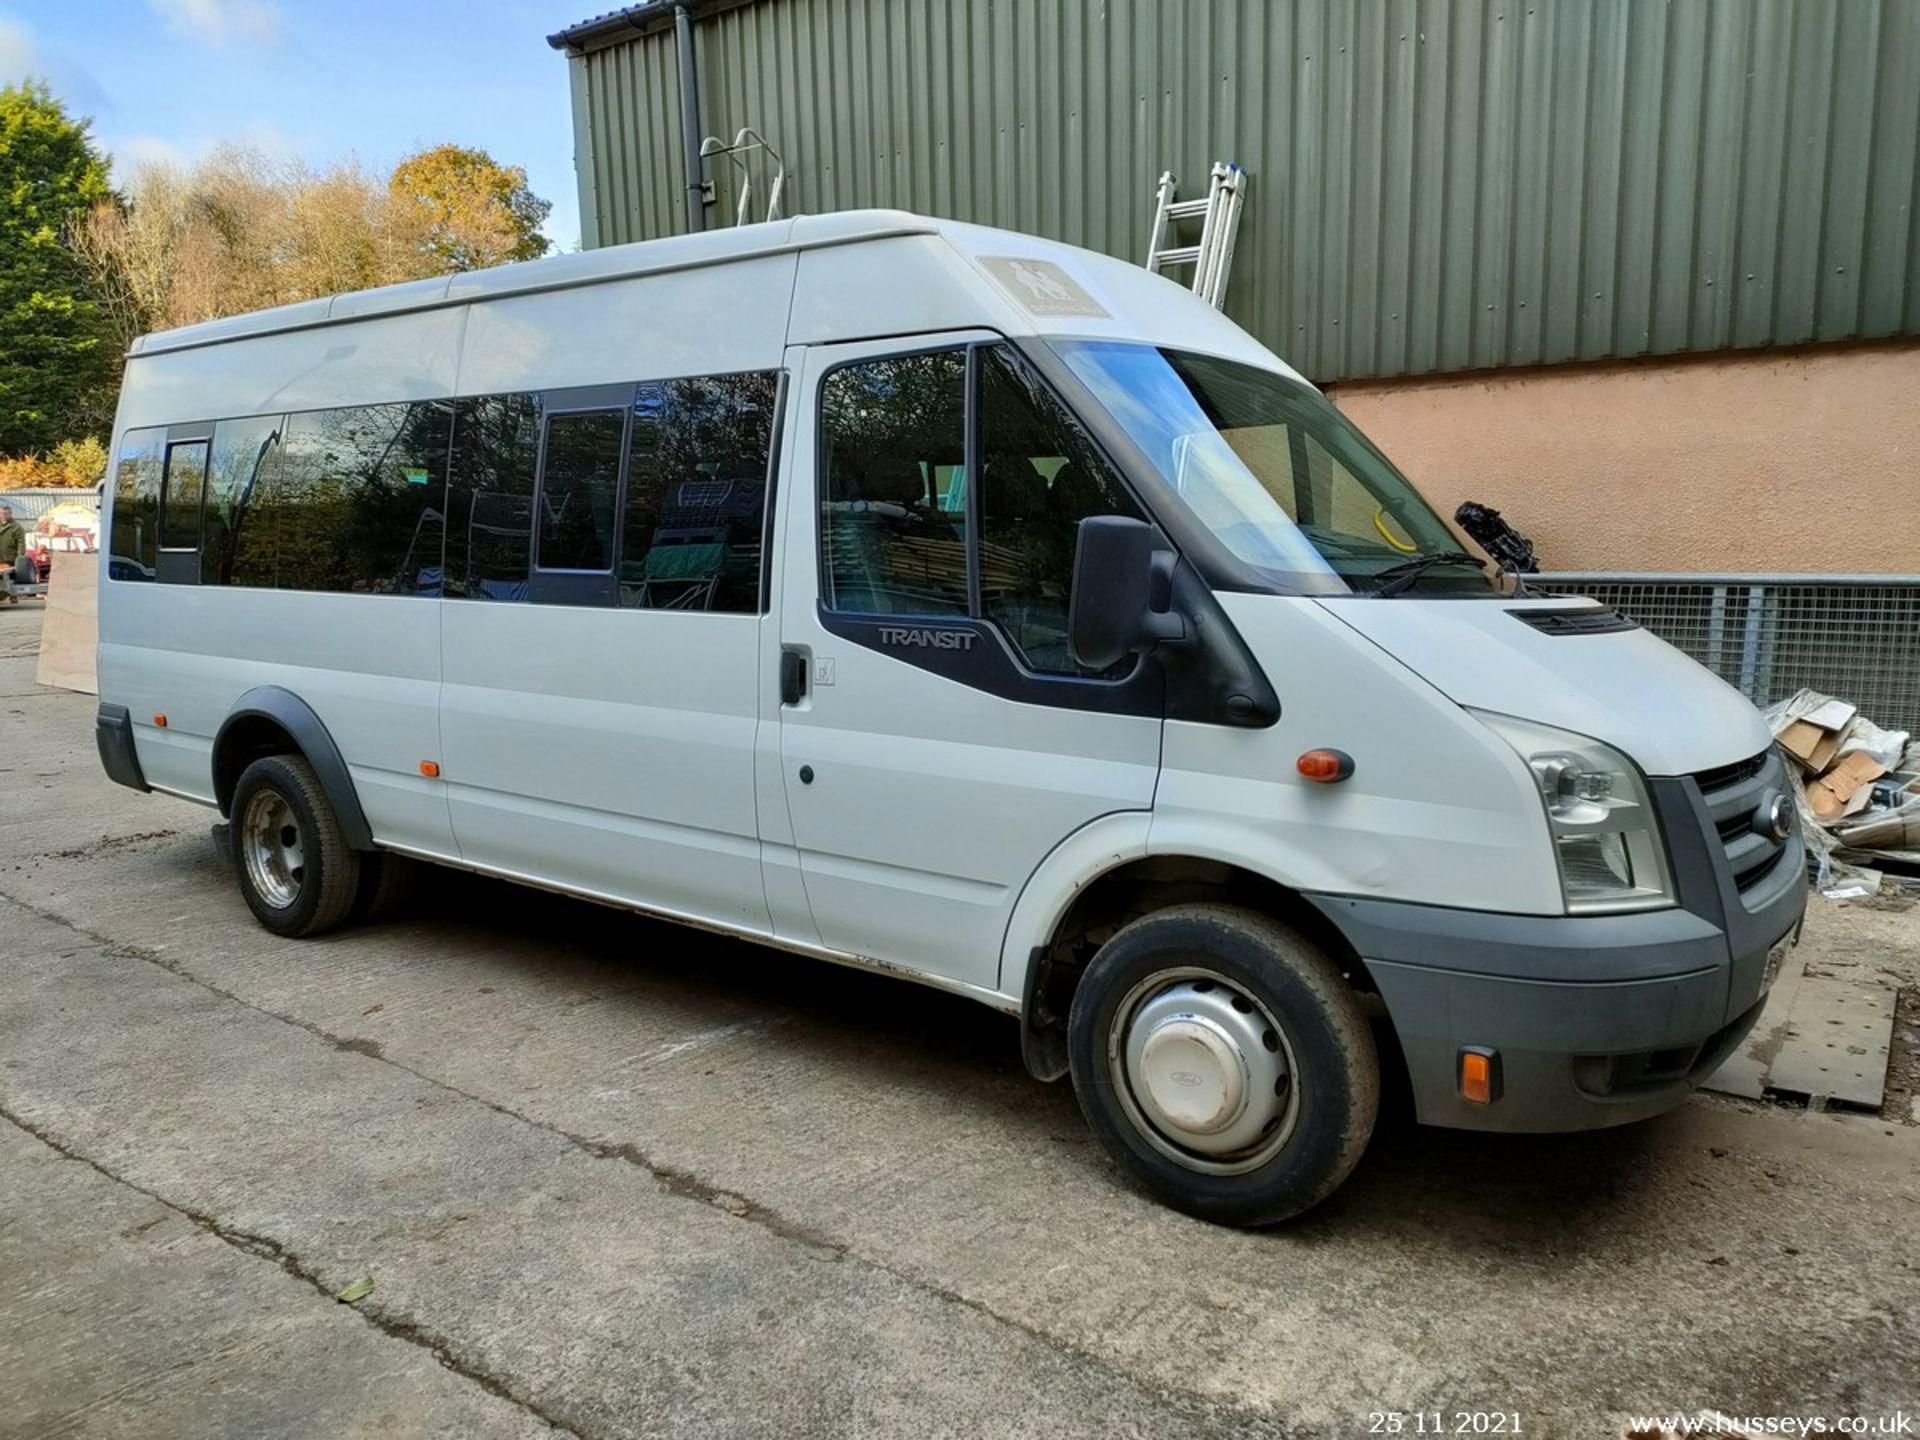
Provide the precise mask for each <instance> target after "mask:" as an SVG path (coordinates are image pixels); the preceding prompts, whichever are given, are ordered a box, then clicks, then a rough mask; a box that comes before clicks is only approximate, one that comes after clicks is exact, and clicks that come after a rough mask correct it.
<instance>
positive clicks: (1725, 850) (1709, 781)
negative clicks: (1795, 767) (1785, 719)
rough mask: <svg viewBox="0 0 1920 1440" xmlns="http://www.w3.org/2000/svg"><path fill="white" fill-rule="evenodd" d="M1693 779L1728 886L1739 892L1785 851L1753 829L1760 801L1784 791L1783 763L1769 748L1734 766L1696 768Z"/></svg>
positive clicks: (1761, 876)
mask: <svg viewBox="0 0 1920 1440" xmlns="http://www.w3.org/2000/svg"><path fill="white" fill-rule="evenodd" d="M1693 779H1694V783H1695V784H1697V785H1698V786H1699V787H1700V798H1701V799H1702V800H1704V801H1705V802H1706V806H1707V814H1708V816H1709V817H1710V818H1711V819H1712V821H1713V828H1714V831H1715V833H1716V835H1717V836H1718V838H1719V841H1720V851H1721V854H1722V855H1724V856H1725V857H1726V862H1727V869H1728V870H1729V871H1731V872H1732V874H1733V883H1734V886H1735V888H1737V889H1739V890H1740V891H1741V892H1742V893H1745V892H1746V891H1748V890H1751V889H1752V888H1753V887H1754V886H1756V885H1758V884H1759V883H1760V882H1761V881H1763V880H1765V879H1766V878H1767V876H1768V875H1770V874H1771V873H1772V872H1773V866H1774V862H1775V861H1777V860H1778V859H1779V858H1780V855H1781V852H1782V851H1784V850H1785V849H1786V842H1785V841H1784V840H1776V839H1775V838H1774V837H1773V836H1772V835H1771V834H1769V833H1767V832H1765V831H1760V830H1756V829H1754V828H1753V819H1754V813H1755V812H1756V811H1757V810H1758V809H1759V808H1760V802H1761V800H1763V799H1764V798H1766V796H1768V795H1769V794H1772V793H1776V792H1777V793H1779V794H1783V795H1784V794H1786V793H1787V775H1786V764H1785V762H1784V761H1782V760H1781V758H1780V754H1779V752H1778V751H1776V750H1774V749H1772V748H1771V747H1769V748H1767V749H1766V750H1763V751H1761V752H1760V753H1759V754H1758V755H1755V756H1752V757H1750V758H1749V759H1746V760H1741V761H1738V762H1737V763H1735V764H1732V765H1719V766H1716V767H1715V768H1713V769H1711V770H1702V771H1701V772H1700V773H1699V774H1697V775H1695V776H1694V777H1693Z"/></svg>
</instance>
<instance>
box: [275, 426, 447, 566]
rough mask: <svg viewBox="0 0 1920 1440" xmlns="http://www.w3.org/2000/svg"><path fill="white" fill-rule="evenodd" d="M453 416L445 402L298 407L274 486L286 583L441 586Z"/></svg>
mask: <svg viewBox="0 0 1920 1440" xmlns="http://www.w3.org/2000/svg"><path fill="white" fill-rule="evenodd" d="M447 424H448V407H447V405H446V404H445V403H444V402H420V403H417V404H399V405H364V406H356V407H351V408H347V409H341V410H320V411H313V412H310V413H307V414H302V415H294V416H292V417H290V418H289V420H288V422H287V434H286V442H285V455H284V457H283V459H282V461H281V465H280V471H279V476H278V483H277V485H276V486H275V487H274V491H275V499H276V501H277V505H276V509H277V511H278V514H277V517H276V521H277V523H276V526H275V529H276V531H277V556H276V560H277V565H276V569H277V574H278V583H279V588H280V589H282V590H331V591H352V592H356V593H362V594H380V595H393V594H423V593H424V594H436V593H438V589H439V577H438V573H437V572H438V569H439V563H440V531H441V496H442V493H443V485H444V474H445V462H444V459H443V457H444V456H445V454H446V448H447Z"/></svg>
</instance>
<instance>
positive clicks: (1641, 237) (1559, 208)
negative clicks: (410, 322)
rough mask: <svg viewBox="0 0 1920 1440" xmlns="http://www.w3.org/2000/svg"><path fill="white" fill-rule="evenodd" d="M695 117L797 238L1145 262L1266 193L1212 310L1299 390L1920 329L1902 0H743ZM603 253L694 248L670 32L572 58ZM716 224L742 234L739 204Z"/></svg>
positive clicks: (1917, 60)
mask: <svg viewBox="0 0 1920 1440" xmlns="http://www.w3.org/2000/svg"><path fill="white" fill-rule="evenodd" d="M698 34H699V44H700V49H701V63H702V75H703V85H704V87H705V88H704V92H703V95H702V103H703V114H704V122H705V123H704V128H705V129H706V131H707V132H709V133H718V134H726V135H731V134H732V132H733V131H734V130H735V129H736V128H738V127H739V126H741V125H747V124H751V125H754V126H756V127H758V128H759V129H761V130H763V131H764V132H765V133H766V135H767V136H768V138H769V139H770V140H771V141H772V142H773V143H774V144H775V145H776V146H778V147H779V148H780V149H781V150H782V151H783V152H784V154H785V157H786V161H787V166H788V179H787V186H788V201H787V206H786V209H787V211H788V213H793V212H795V211H802V210H805V211H822V210H832V209H843V208H847V207H852V206H863V205H888V206H899V207H902V208H905V209H910V210H919V211H923V212H928V213H931V214H935V215H945V216H953V217H958V218H961V219H967V220H978V221H983V222H986V223H990V224H996V225H1004V226H1008V227H1011V228H1013V229H1018V230H1027V231H1032V232H1035V233H1037V234H1041V235H1047V236H1052V237H1055V238H1059V239H1063V240H1069V241H1072V242H1074V243H1076V244H1081V245H1088V246H1092V247H1094V248H1096V249H1100V250H1106V251H1109V252H1111V253H1113V254H1116V255H1120V256H1124V257H1126V258H1129V259H1132V260H1135V261H1138V260H1140V259H1142V258H1143V255H1144V251H1145V242H1146V233H1147V228H1148V222H1149V219H1150V215H1151V203H1152V195H1153V187H1154V182H1155V179H1156V178H1157V176H1158V174H1159V172H1160V171H1161V170H1162V169H1163V168H1172V169H1173V170H1174V171H1175V173H1176V174H1178V175H1179V176H1181V177H1182V179H1183V180H1186V181H1188V182H1190V188H1189V193H1198V187H1199V186H1201V185H1203V184H1204V181H1205V176H1206V171H1207V167H1208V165H1209V163H1210V162H1211V161H1212V160H1214V159H1216V158H1220V159H1233V160H1237V161H1239V162H1240V163H1241V164H1243V165H1244V166H1246V167H1247V169H1248V170H1249V171H1250V172H1251V175H1252V186H1251V191H1250V196H1249V203H1248V207H1247V211H1246V216H1245V220H1244V222H1243V224H1242V226H1241V231H1240V239H1239V250H1238V256H1237V259H1236V261H1235V267H1234V274H1233V280H1232V283H1231V286H1230V292H1229V297H1228V302H1229V303H1228V310H1229V312H1230V313H1231V314H1232V315H1233V316H1234V317H1235V318H1236V319H1238V320H1239V321H1241V323H1243V324H1245V325H1247V326H1248V328H1250V329H1252V330H1253V331H1254V332H1255V333H1256V334H1258V335H1260V336H1261V338H1262V339H1264V340H1266V341H1267V343H1268V344H1270V345H1272V346H1273V347H1274V348H1275V349H1277V350H1279V351H1280V352H1282V353H1283V354H1285V355H1287V356H1288V357H1289V358H1290V359H1291V360H1293V361H1294V363H1296V364H1297V365H1299V366H1300V367H1301V368H1303V369H1304V370H1306V371H1307V372H1308V373H1309V374H1311V375H1312V376H1314V377H1315V378H1316V379H1320V380H1336V379H1348V378H1355V377H1361V376H1384V375H1404V374H1421V373H1429V372H1440V371H1454V370H1466V369H1473V368H1478V367H1486V366H1500V365H1527V364H1540V363H1549V362H1555V361H1565V360H1585V359H1601V358H1606V357H1616V356H1628V355H1639V354H1647V353H1654V354H1666V353H1673V352H1679V351H1697V350H1711V349H1720V348H1725V347H1729V346H1741V347H1746V346H1761V345H1781V344H1794V343H1799V342H1802V341H1809V340H1839V339H1849V338H1855V337H1863V336H1884V335H1891V334H1900V333H1915V332H1920V225H1916V223H1915V219H1914V202H1915V198H1916V189H1917V188H1920V178H1917V176H1916V157H1917V156H1920V0H758V3H752V4H747V5H744V6H740V7H738V8H733V9H726V10H718V11H715V12H714V13H711V14H708V15H707V16H705V17H704V18H703V19H702V20H701V21H700V23H699V27H698ZM571 64H572V65H573V67H574V92H575V121H576V127H584V128H583V130H582V135H581V139H580V144H579V158H580V164H581V169H582V175H581V181H582V191H583V195H582V200H583V210H589V209H590V210H591V211H592V212H593V215H594V219H593V220H591V221H589V225H590V228H589V230H588V237H589V243H600V244H612V243H617V242H620V241H624V240H634V239H644V238H649V237H652V236H657V235H664V234H670V233H674V232H676V231H678V230H680V229H681V228H683V226H682V195H683V190H682V187H683V185H684V180H683V177H682V174H681V167H680V159H679V155H680V149H679V147H680V130H679V109H678V106H679V87H678V83H677V80H676V77H675V70H674V65H675V59H674V50H673V35H672V31H671V29H668V30H666V31H665V32H663V33H659V34H655V35H651V36H647V37H644V38H640V39H636V40H631V41H627V42H623V43H619V44H615V45H612V46H610V47H608V48H605V49H601V50H597V51H593V52H591V53H589V54H587V55H585V56H580V57H576V58H575V59H574V60H572V62H571ZM714 178H721V179H722V186H721V189H722V203H720V204H719V205H716V206H714V207H712V208H711V209H710V210H709V212H708V214H709V219H710V223H714V224H722V223H728V221H730V219H731V215H732V207H731V204H730V203H729V202H728V201H727V200H726V198H725V192H726V190H727V188H728V187H727V184H726V182H725V181H724V178H723V177H719V176H715V177H714Z"/></svg>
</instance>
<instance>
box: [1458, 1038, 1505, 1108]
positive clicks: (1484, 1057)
mask: <svg viewBox="0 0 1920 1440" xmlns="http://www.w3.org/2000/svg"><path fill="white" fill-rule="evenodd" d="M1460 1098H1461V1099H1462V1100H1465V1101H1466V1102H1467V1103H1468V1104H1469V1105H1491V1104H1492V1103H1493V1102H1494V1101H1496V1100H1498V1099H1499V1098H1500V1052H1499V1051H1497V1050H1491V1049H1488V1048H1487V1047H1485V1046H1483V1045H1462V1046H1461V1047H1460Z"/></svg>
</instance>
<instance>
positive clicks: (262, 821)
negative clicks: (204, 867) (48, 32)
mask: <svg viewBox="0 0 1920 1440" xmlns="http://www.w3.org/2000/svg"><path fill="white" fill-rule="evenodd" d="M231 813H232V816H233V821H232V824H230V825H229V826H228V827H227V835H228V843H229V844H230V845H231V846H232V847H233V868H234V870H235V872H236V873H237V874H238V875H239V877H240V893H241V894H242V895H244V896H245V897H246V901H247V908H248V909H250V910H252V911H253V915H254V918H255V919H256V920H258V921H259V922H260V923H261V924H262V925H264V926H266V928H267V929H269V930H271V931H273V933H274V934H276V935H287V936H295V937H299V936H307V935H318V934H320V933H321V932H323V931H326V930H331V929H333V928H334V927H335V926H336V925H338V924H339V923H340V922H341V921H343V920H345V919H346V918H347V915H348V912H349V911H351V910H352V908H353V903H354V898H355V896H356V895H357V894H358V893H359V887H360V854H359V852H358V851H357V850H355V849H353V848H352V847H351V846H350V845H348V844H347V841H346V837H345V836H344V835H342V834H341V832H340V822H339V820H338V819H337V818H335V816H334V813H333V806H332V805H330V804H328V803H327V794H326V791H325V790H323V789H321V788H320V781H319V778H318V777H317V776H315V775H314V773H313V767H312V766H311V765H309V764H308V763H307V762H306V760H305V758H304V757H302V756H299V755H268V756H265V757H263V758H262V759H259V760H256V761H254V762H253V763H252V764H251V765H249V766H247V768H246V769H245V770H244V771H242V772H241V775H240V781H239V783H238V784H237V785H235V786H234V788H233V805H232V810H231Z"/></svg>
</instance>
